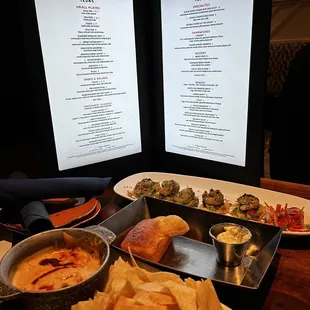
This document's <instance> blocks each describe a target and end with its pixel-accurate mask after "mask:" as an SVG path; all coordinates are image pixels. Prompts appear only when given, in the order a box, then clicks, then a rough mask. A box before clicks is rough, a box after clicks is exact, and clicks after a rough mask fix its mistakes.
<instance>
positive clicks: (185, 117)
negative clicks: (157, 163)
mask: <svg viewBox="0 0 310 310" xmlns="http://www.w3.org/2000/svg"><path fill="white" fill-rule="evenodd" d="M161 14H162V37H163V78H164V111H165V112H164V114H165V147H166V151H167V152H171V153H175V154H181V155H187V156H192V157H197V158H201V159H208V160H213V161H217V162H223V163H228V164H234V165H238V166H245V160H246V136H247V116H248V95H249V72H250V54H251V34H252V15H253V0H238V1H232V0H208V1H207V0H161Z"/></svg>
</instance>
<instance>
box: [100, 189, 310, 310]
mask: <svg viewBox="0 0 310 310" xmlns="http://www.w3.org/2000/svg"><path fill="white" fill-rule="evenodd" d="M268 184H269V183H268ZM269 186H270V184H269ZM304 194H305V193H304ZM104 203H106V204H117V205H119V206H120V207H124V206H125V205H127V204H128V203H130V201H129V200H125V199H123V198H121V197H119V196H118V195H116V194H115V193H114V192H113V190H112V189H111V188H108V189H107V190H106V192H105V195H104ZM215 288H216V290H217V292H218V295H219V298H220V300H221V301H222V302H223V303H224V304H226V305H227V306H229V307H231V308H232V309H233V310H252V309H253V310H256V309H257V310H310V238H309V237H307V236H304V237H297V238H286V237H282V240H281V242H280V246H279V249H278V251H277V253H276V255H275V257H274V259H273V262H272V264H271V266H270V267H269V269H268V271H267V273H266V275H265V277H264V279H263V281H262V283H261V285H260V287H259V289H257V290H253V291H252V290H247V289H241V288H235V287H232V286H230V285H229V286H227V285H225V284H224V285H222V284H218V283H215Z"/></svg>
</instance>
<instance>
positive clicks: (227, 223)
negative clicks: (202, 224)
mask: <svg viewBox="0 0 310 310" xmlns="http://www.w3.org/2000/svg"><path fill="white" fill-rule="evenodd" d="M219 225H227V226H238V227H241V228H242V229H245V230H247V232H248V233H249V234H250V238H249V239H248V240H246V241H244V242H240V243H228V242H224V241H220V240H217V237H215V236H214V235H213V233H212V229H213V228H214V227H216V226H219ZM209 235H210V237H211V238H212V240H214V241H216V242H218V243H221V244H226V245H231V246H238V245H244V244H246V243H248V242H250V241H251V240H252V237H253V235H252V233H251V231H250V230H249V229H248V228H247V227H245V226H243V225H240V224H237V223H231V222H223V223H217V224H214V225H212V226H211V227H210V229H209Z"/></svg>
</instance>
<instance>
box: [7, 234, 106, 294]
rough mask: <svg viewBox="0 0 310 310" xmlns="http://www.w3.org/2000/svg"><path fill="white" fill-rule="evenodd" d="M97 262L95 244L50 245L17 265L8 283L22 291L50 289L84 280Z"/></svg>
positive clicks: (97, 251) (91, 272)
mask: <svg viewBox="0 0 310 310" xmlns="http://www.w3.org/2000/svg"><path fill="white" fill-rule="evenodd" d="M67 236H68V235H67ZM71 238H73V237H71ZM100 265H101V259H100V256H99V250H98V249H96V247H92V248H88V249H87V248H84V247H81V246H78V245H75V244H73V246H70V247H56V246H50V247H47V248H45V249H42V250H39V251H38V252H36V253H35V254H33V255H31V256H29V257H27V258H26V259H24V260H23V261H22V262H21V263H20V264H19V265H17V266H16V271H15V272H14V274H13V276H12V279H11V282H12V284H13V285H14V286H16V287H18V288H20V289H22V290H26V291H43V292H44V291H45V292H46V291H53V290H58V289H61V288H64V287H67V286H71V285H75V284H77V283H80V282H81V281H84V280H86V279H87V278H89V277H90V276H91V275H92V274H93V273H95V272H96V270H97V269H98V268H99V267H100Z"/></svg>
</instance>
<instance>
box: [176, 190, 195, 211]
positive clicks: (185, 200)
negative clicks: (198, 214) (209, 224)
mask: <svg viewBox="0 0 310 310" xmlns="http://www.w3.org/2000/svg"><path fill="white" fill-rule="evenodd" d="M171 201H172V202H175V203H178V204H181V205H184V206H188V207H193V208H197V207H198V205H199V198H198V197H196V195H195V192H194V191H193V189H192V188H191V187H187V188H184V189H182V190H181V191H180V192H178V193H177V194H176V195H175V196H174V197H173V198H172V199H171Z"/></svg>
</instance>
